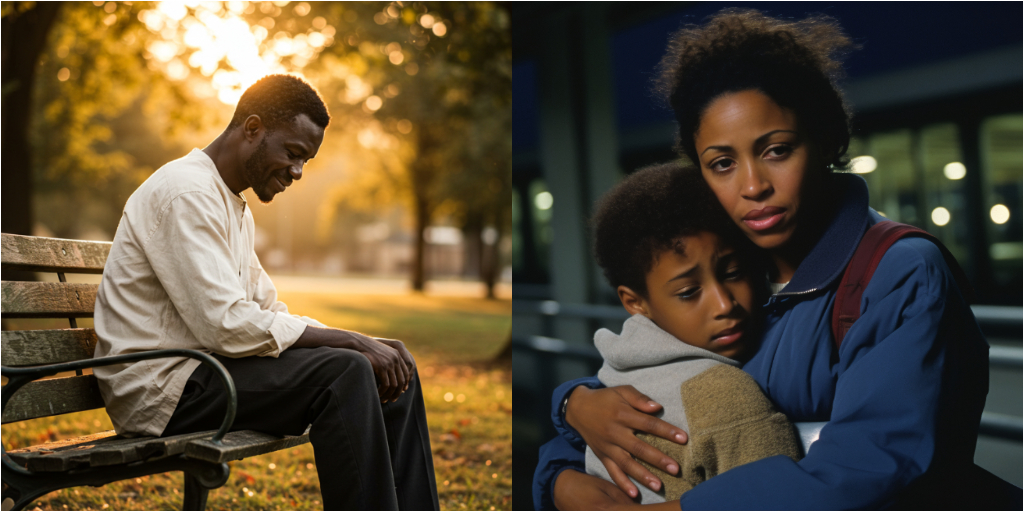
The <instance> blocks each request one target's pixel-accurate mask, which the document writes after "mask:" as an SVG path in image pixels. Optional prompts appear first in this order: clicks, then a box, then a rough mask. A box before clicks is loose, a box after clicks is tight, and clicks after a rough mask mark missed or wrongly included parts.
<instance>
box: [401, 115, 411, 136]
mask: <svg viewBox="0 0 1024 512" xmlns="http://www.w3.org/2000/svg"><path fill="white" fill-rule="evenodd" d="M398 133H402V134H405V135H408V134H410V133H412V121H410V120H408V119H402V120H401V121H399V122H398Z"/></svg>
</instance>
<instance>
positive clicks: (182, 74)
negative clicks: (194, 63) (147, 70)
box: [167, 59, 188, 80]
mask: <svg viewBox="0 0 1024 512" xmlns="http://www.w3.org/2000/svg"><path fill="white" fill-rule="evenodd" d="M167 78H170V79H171V80H184V79H185V78H188V66H186V65H185V64H184V63H182V62H181V61H180V60H178V59H174V60H172V61H170V62H168V63H167Z"/></svg>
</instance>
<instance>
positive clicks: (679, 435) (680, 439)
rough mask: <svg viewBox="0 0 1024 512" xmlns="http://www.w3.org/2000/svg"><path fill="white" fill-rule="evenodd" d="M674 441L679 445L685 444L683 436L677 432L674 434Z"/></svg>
mask: <svg viewBox="0 0 1024 512" xmlns="http://www.w3.org/2000/svg"><path fill="white" fill-rule="evenodd" d="M676 441H679V442H680V443H685V442H686V436H684V435H682V434H680V433H678V432H677V433H676Z"/></svg>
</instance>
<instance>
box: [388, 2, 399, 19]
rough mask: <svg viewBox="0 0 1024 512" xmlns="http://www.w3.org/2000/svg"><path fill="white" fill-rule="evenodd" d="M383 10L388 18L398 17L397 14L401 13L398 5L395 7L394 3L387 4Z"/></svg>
mask: <svg viewBox="0 0 1024 512" xmlns="http://www.w3.org/2000/svg"><path fill="white" fill-rule="evenodd" d="M385 11H386V12H387V14H388V17H390V18H398V16H399V15H400V14H401V12H400V11H399V10H398V7H395V6H394V5H389V6H388V8H387V9H385Z"/></svg>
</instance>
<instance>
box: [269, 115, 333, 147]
mask: <svg viewBox="0 0 1024 512" xmlns="http://www.w3.org/2000/svg"><path fill="white" fill-rule="evenodd" d="M279 132H280V133H281V136H282V137H283V139H284V142H285V143H292V144H299V145H302V146H305V147H308V149H310V150H311V152H312V153H316V151H317V149H319V148H320V144H321V143H323V139H324V128H321V127H320V126H317V124H316V123H314V122H313V121H312V120H311V119H310V118H309V116H307V115H306V114H298V115H296V116H295V117H294V118H292V121H291V122H290V123H286V124H285V126H283V127H282V129H281V130H279Z"/></svg>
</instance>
